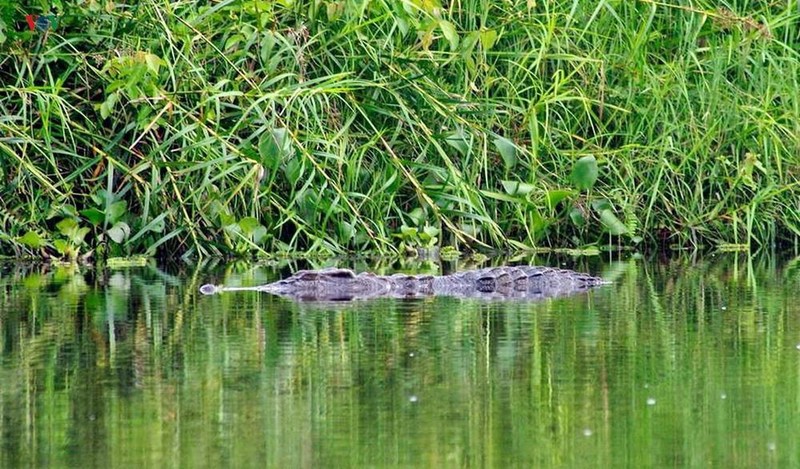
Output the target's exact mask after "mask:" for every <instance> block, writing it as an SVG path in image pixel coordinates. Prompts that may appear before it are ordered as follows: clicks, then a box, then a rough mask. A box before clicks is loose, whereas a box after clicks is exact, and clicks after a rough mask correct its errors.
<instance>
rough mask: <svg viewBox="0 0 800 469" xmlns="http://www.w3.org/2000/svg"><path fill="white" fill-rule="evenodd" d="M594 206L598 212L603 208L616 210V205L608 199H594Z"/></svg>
mask: <svg viewBox="0 0 800 469" xmlns="http://www.w3.org/2000/svg"><path fill="white" fill-rule="evenodd" d="M592 208H593V209H594V211H595V212H597V213H600V212H602V211H603V210H614V206H613V205H611V202H609V201H608V199H595V200H592Z"/></svg>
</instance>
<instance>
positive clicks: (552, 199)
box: [547, 189, 573, 210]
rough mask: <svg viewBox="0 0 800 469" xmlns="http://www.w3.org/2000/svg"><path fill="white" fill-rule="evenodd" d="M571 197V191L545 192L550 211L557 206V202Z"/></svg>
mask: <svg viewBox="0 0 800 469" xmlns="http://www.w3.org/2000/svg"><path fill="white" fill-rule="evenodd" d="M571 195H573V192H572V191H571V190H567V189H554V190H551V191H547V206H548V207H549V208H550V209H551V210H552V209H553V208H555V206H556V205H558V203H559V202H561V201H562V200H564V199H566V198H567V197H569V196H571Z"/></svg>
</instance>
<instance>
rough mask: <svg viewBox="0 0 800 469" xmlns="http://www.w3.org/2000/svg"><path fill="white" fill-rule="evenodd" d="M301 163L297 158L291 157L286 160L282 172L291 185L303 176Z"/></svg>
mask: <svg viewBox="0 0 800 469" xmlns="http://www.w3.org/2000/svg"><path fill="white" fill-rule="evenodd" d="M304 172H305V171H304V168H303V163H302V162H301V161H300V160H299V159H296V158H295V159H291V160H289V161H287V162H286V165H285V167H284V173H285V174H286V178H287V179H288V180H289V183H290V184H291V185H293V186H294V185H296V184H297V181H299V180H300V178H301V177H302V176H303V173H304Z"/></svg>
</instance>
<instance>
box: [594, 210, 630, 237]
mask: <svg viewBox="0 0 800 469" xmlns="http://www.w3.org/2000/svg"><path fill="white" fill-rule="evenodd" d="M600 222H601V223H602V224H603V226H605V227H606V229H607V230H608V232H609V233H611V234H612V235H621V234H625V233H627V232H628V227H627V226H625V223H622V221H621V220H620V219H619V218H617V216H616V215H614V212H612V211H611V210H603V211H601V212H600Z"/></svg>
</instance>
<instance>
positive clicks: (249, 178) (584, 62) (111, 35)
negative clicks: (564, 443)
mask: <svg viewBox="0 0 800 469" xmlns="http://www.w3.org/2000/svg"><path fill="white" fill-rule="evenodd" d="M22 10H23V8H22V7H18V8H17V9H16V10H15V13H14V14H16V15H21V14H23V13H25V12H24V11H22ZM34 13H44V12H34ZM55 13H57V14H58V15H59V18H60V22H59V24H58V27H57V29H56V30H54V31H53V30H51V31H47V32H41V31H34V32H15V31H13V30H12V29H13V28H9V23H8V21H9V20H8V19H7V18H6V17H4V16H2V15H0V21H4V20H5V21H6V31H8V32H7V37H6V39H5V42H4V43H3V44H2V45H1V46H0V47H3V48H4V49H5V53H4V54H3V55H2V56H1V57H2V58H0V83H2V84H1V85H0V107H2V116H0V179H1V180H2V184H3V186H2V197H0V198H1V199H2V201H1V202H0V208H1V209H2V214H0V252H4V253H8V254H15V255H30V254H34V255H56V256H62V257H72V258H77V257H80V256H87V255H89V254H95V255H127V254H149V255H154V254H163V255H173V254H183V255H187V256H206V255H229V254H239V255H250V254H254V253H261V254H269V253H276V252H297V251H301V252H307V253H317V254H339V253H344V252H352V251H363V250H372V251H377V252H394V251H397V250H398V249H403V248H405V247H428V246H434V245H437V244H446V245H455V246H457V247H460V248H486V247H498V248H515V249H528V248H538V247H547V246H571V247H582V246H586V245H592V244H606V243H609V242H611V243H615V244H622V245H635V244H637V243H642V244H643V245H645V246H650V247H655V246H666V245H678V246H694V247H696V246H701V245H705V246H730V245H733V246H735V247H737V248H742V249H746V248H750V249H754V248H760V247H765V246H771V245H775V244H778V243H787V242H788V243H792V242H794V243H796V240H797V237H798V234H800V202H799V200H800V199H799V198H798V196H797V194H798V189H799V188H800V187H799V184H800V183H799V182H798V181H800V172H798V169H797V168H799V167H800V97H799V96H798V93H797V89H799V88H800V87H799V86H798V85H799V84H798V76H800V74H799V73H798V72H800V54H798V45H800V30H799V27H798V24H800V23H798V21H800V10H798V5H797V3H796V2H793V1H790V2H785V3H781V4H769V5H767V4H764V3H763V2H750V1H740V2H727V3H726V2H723V3H721V4H720V3H718V2H703V1H696V2H681V3H675V4H671V3H662V2H652V1H638V2H598V3H591V2H588V3H587V2H530V1H512V2H488V1H472V0H470V1H461V2H451V3H448V4H445V5H440V4H438V3H437V2H421V1H416V0H409V1H405V2H385V1H372V2H345V1H322V2H259V1H221V2H213V3H210V4H209V3H206V2H199V1H185V2H170V3H165V2H154V1H143V2H140V3H137V4H136V5H135V6H127V5H111V4H109V6H107V7H104V6H103V5H101V4H99V3H94V2H91V3H88V4H84V3H79V4H78V2H63V10H61V11H57V12H55ZM6 16H8V15H6Z"/></svg>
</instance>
